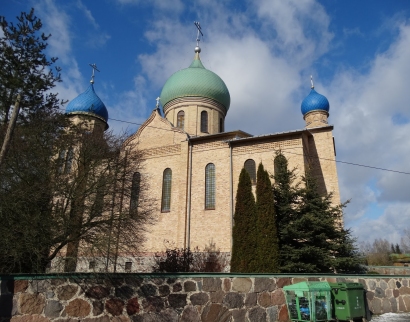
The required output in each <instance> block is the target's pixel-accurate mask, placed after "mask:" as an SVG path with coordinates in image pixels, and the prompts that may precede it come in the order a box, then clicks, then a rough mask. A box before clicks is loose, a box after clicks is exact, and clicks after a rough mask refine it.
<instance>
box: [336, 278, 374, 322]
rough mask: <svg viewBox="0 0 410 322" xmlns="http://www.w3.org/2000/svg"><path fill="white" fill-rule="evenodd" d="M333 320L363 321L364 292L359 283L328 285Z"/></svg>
mask: <svg viewBox="0 0 410 322" xmlns="http://www.w3.org/2000/svg"><path fill="white" fill-rule="evenodd" d="M330 287H331V288H332V302H333V310H334V314H333V316H334V318H335V319H336V320H339V321H355V320H359V321H362V320H363V321H365V319H366V307H365V298H364V295H365V292H364V288H363V285H362V284H360V283H330Z"/></svg>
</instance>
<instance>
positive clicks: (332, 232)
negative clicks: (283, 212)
mask: <svg viewBox="0 0 410 322" xmlns="http://www.w3.org/2000/svg"><path fill="white" fill-rule="evenodd" d="M302 182H303V184H304V187H303V188H301V189H300V190H299V193H298V195H299V204H298V207H297V211H296V216H295V218H294V219H293V221H292V222H291V223H290V225H289V226H288V227H289V228H288V229H289V232H290V234H292V235H293V241H292V243H291V244H290V245H285V247H286V248H287V250H288V255H287V258H286V259H287V260H286V261H285V265H284V267H283V269H284V270H285V271H289V272H309V273H314V272H332V271H333V269H334V261H333V256H334V253H335V251H336V248H337V247H336V245H337V242H338V241H340V239H339V238H338V237H339V230H340V229H341V227H340V224H341V215H342V212H341V208H340V207H334V206H332V200H331V198H332V195H331V194H327V195H325V196H324V197H322V196H321V195H320V194H319V192H318V185H317V181H316V179H315V178H314V177H313V176H312V174H311V172H310V171H307V173H306V175H305V177H303V179H302ZM290 256H291V257H290Z"/></svg>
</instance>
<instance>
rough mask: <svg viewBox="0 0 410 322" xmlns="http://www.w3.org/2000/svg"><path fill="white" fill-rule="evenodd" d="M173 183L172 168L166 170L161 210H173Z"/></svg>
mask: <svg viewBox="0 0 410 322" xmlns="http://www.w3.org/2000/svg"><path fill="white" fill-rule="evenodd" d="M171 184H172V171H171V169H170V168H167V169H165V170H164V175H163V178H162V199H161V200H162V202H161V211H162V212H168V211H170V210H171Z"/></svg>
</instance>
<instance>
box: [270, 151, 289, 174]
mask: <svg viewBox="0 0 410 322" xmlns="http://www.w3.org/2000/svg"><path fill="white" fill-rule="evenodd" d="M273 166H274V171H275V176H276V175H278V174H279V172H280V171H283V170H287V168H288V160H286V158H285V156H284V155H283V154H282V153H280V154H278V155H277V156H276V157H275V160H273Z"/></svg>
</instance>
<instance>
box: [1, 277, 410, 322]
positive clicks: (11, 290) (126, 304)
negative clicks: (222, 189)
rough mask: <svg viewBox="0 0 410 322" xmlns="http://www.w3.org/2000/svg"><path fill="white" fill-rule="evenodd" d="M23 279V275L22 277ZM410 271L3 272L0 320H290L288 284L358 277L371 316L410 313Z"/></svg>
mask: <svg viewBox="0 0 410 322" xmlns="http://www.w3.org/2000/svg"><path fill="white" fill-rule="evenodd" d="M22 278H23V279H22ZM409 279H410V278H409V277H406V276H384V277H381V276H363V277H362V276H360V277H359V276H356V277H355V278H352V277H346V276H345V277H334V276H310V277H309V276H289V277H286V276H271V275H269V276H268V275H232V274H215V275H210V274H209V275H198V274H184V275H175V274H174V275H170V274H152V275H142V274H116V275H93V276H90V275H85V274H83V275H71V276H54V277H48V276H46V275H45V276H31V277H26V278H24V277H10V276H0V281H1V295H0V317H1V318H0V321H1V322H3V321H13V322H29V321H32V322H36V321H38V322H46V321H59V322H74V321H80V320H81V321H87V322H108V321H118V322H126V321H136V322H137V321H138V322H140V321H144V322H148V321H184V322H188V321H189V322H193V321H205V322H215V321H233V322H240V321H258V322H259V321H272V322H273V321H281V322H284V321H288V312H287V308H286V304H285V297H284V293H283V290H282V288H283V286H285V285H289V284H293V283H297V282H301V281H306V280H310V281H312V280H314V281H318V280H327V281H329V282H359V283H362V284H363V285H364V287H365V288H366V290H367V294H366V297H367V301H368V307H369V309H370V311H371V312H372V313H373V314H382V313H386V312H410V287H409Z"/></svg>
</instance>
